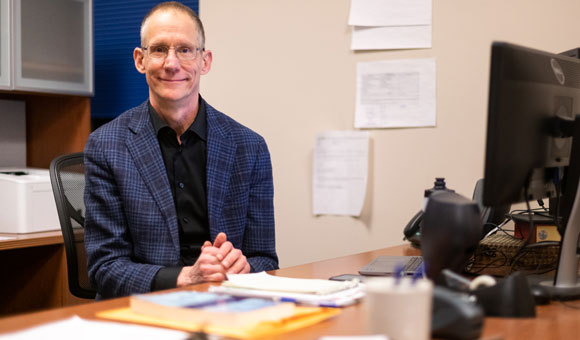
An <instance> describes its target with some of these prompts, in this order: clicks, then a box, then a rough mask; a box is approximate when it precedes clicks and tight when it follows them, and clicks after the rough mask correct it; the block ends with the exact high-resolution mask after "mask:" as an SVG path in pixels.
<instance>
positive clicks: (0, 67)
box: [0, 0, 10, 89]
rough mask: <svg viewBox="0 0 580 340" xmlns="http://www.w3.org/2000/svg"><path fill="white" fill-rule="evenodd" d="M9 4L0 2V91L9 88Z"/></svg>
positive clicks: (5, 1) (4, 0)
mask: <svg viewBox="0 0 580 340" xmlns="http://www.w3.org/2000/svg"><path fill="white" fill-rule="evenodd" d="M9 6H10V2H9V1H8V0H0V89H6V88H10V7H9Z"/></svg>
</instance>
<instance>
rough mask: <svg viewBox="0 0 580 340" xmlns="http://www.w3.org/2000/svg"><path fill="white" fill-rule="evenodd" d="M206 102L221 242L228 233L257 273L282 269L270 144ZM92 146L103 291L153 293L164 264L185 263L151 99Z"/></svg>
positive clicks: (211, 188) (92, 243)
mask: <svg viewBox="0 0 580 340" xmlns="http://www.w3.org/2000/svg"><path fill="white" fill-rule="evenodd" d="M202 100H203V99H202ZM206 109H207V128H208V136H207V196H208V197H207V200H208V217H209V229H210V235H211V240H212V241H213V240H214V239H215V237H216V236H217V234H218V233H219V232H222V231H223V232H225V233H226V234H227V236H228V240H229V241H231V242H232V243H233V245H234V247H236V248H238V249H240V250H242V252H243V253H244V255H245V256H246V257H247V259H248V262H249V264H250V266H251V268H252V271H262V270H271V269H277V268H278V257H277V255H276V249H275V237H274V205H273V192H274V189H273V184H272V165H271V161H270V153H269V151H268V147H267V145H266V142H265V141H264V139H263V138H262V137H261V136H259V135H258V134H256V133H255V132H253V131H251V130H250V129H248V128H246V127H244V126H243V125H241V124H239V123H237V122H236V121H234V120H233V119H231V118H230V117H228V116H226V115H224V114H223V113H221V112H219V111H217V110H216V109H214V108H213V107H211V106H210V105H208V104H207V103H206ZM84 152H85V168H86V190H85V205H86V220H85V247H86V251H87V261H88V270H89V278H90V281H91V284H92V285H93V286H94V287H95V288H96V289H97V291H98V296H97V298H98V299H99V298H108V297H115V296H125V295H129V294H135V293H143V292H147V291H150V290H151V283H152V280H153V278H154V277H155V275H156V273H157V271H159V269H160V268H162V267H172V266H179V264H178V261H179V255H180V254H179V252H180V250H179V232H178V225H177V215H176V209H175V205H174V201H173V196H172V194H171V189H170V187H169V180H168V179H167V173H166V170H165V165H164V163H163V159H162V155H161V148H160V146H159V144H158V141H157V137H156V135H155V131H154V129H153V126H152V124H151V121H150V117H149V113H148V106H147V102H145V103H143V104H141V105H140V106H138V107H136V108H133V109H131V110H129V111H127V112H125V113H123V114H122V115H121V116H119V117H118V118H116V119H115V120H113V121H112V122H110V123H108V124H106V125H104V126H102V127H101V128H99V129H97V130H96V131H95V132H93V133H92V134H91V135H90V137H89V140H88V142H87V144H86V146H85V150H84Z"/></svg>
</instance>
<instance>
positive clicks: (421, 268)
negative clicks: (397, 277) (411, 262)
mask: <svg viewBox="0 0 580 340" xmlns="http://www.w3.org/2000/svg"><path fill="white" fill-rule="evenodd" d="M423 276H425V262H423V263H421V265H420V266H419V267H418V268H417V270H415V272H414V273H413V279H412V281H411V284H414V283H415V282H416V281H417V279H420V278H422V277H423Z"/></svg>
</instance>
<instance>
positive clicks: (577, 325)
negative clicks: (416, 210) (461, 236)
mask: <svg viewBox="0 0 580 340" xmlns="http://www.w3.org/2000/svg"><path fill="white" fill-rule="evenodd" d="M401 254H404V255H416V254H418V251H417V250H415V249H413V248H411V247H409V246H397V247H392V248H386V249H382V250H377V251H371V252H366V253H361V254H357V255H351V256H345V257H340V258H336V259H332V260H326V261H318V262H314V263H310V264H305V265H300V266H295V267H289V268H284V269H280V270H276V271H273V272H272V273H273V274H275V275H281V276H288V277H299V278H323V279H325V278H328V277H330V276H332V275H337V274H342V273H356V271H357V270H358V269H359V268H360V267H362V266H363V265H365V264H367V263H368V262H370V260H372V259H373V258H374V257H375V256H378V255H401ZM208 287H209V284H202V285H197V286H192V287H190V288H188V289H191V290H198V291H204V290H207V288H208ZM128 303H129V299H128V298H119V299H113V300H108V301H102V302H96V303H93V304H86V305H80V306H74V307H66V308H59V309H55V310H51V311H45V312H38V313H31V314H25V315H20V316H14V317H7V318H3V319H0V332H8V331H13V330H18V329H23V328H26V327H29V326H32V325H37V324H41V323H45V322H48V321H55V320H59V319H63V318H66V317H69V316H72V315H79V316H81V317H83V318H88V319H95V313H96V312H98V311H103V310H107V309H111V308H119V307H126V306H128ZM537 314H538V316H537V317H536V318H533V319H506V318H486V320H485V328H484V332H483V337H482V338H483V339H526V340H532V339H542V340H546V339H578V338H579V335H578V334H580V301H575V302H571V303H568V304H566V305H565V304H562V303H558V302H556V303H552V304H550V305H548V306H540V307H538V309H537ZM364 320H365V315H364V309H363V308H362V305H360V304H359V305H356V306H351V307H347V308H344V309H343V311H342V313H341V314H340V315H338V316H337V317H335V318H332V319H330V320H327V321H325V322H322V323H319V324H317V325H314V326H311V327H308V328H305V329H301V330H298V331H295V332H291V333H287V334H284V335H281V336H279V337H277V338H276V339H298V340H300V339H318V338H319V337H320V336H323V335H361V334H365V330H364Z"/></svg>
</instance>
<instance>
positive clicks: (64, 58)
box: [13, 0, 93, 95]
mask: <svg viewBox="0 0 580 340" xmlns="http://www.w3.org/2000/svg"><path fill="white" fill-rule="evenodd" d="M13 12H14V35H13V37H14V52H15V53H14V86H15V88H16V89H20V90H30V91H40V92H55V93H70V94H89V95H92V93H93V32H92V29H93V23H92V0H14V11H13Z"/></svg>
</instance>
